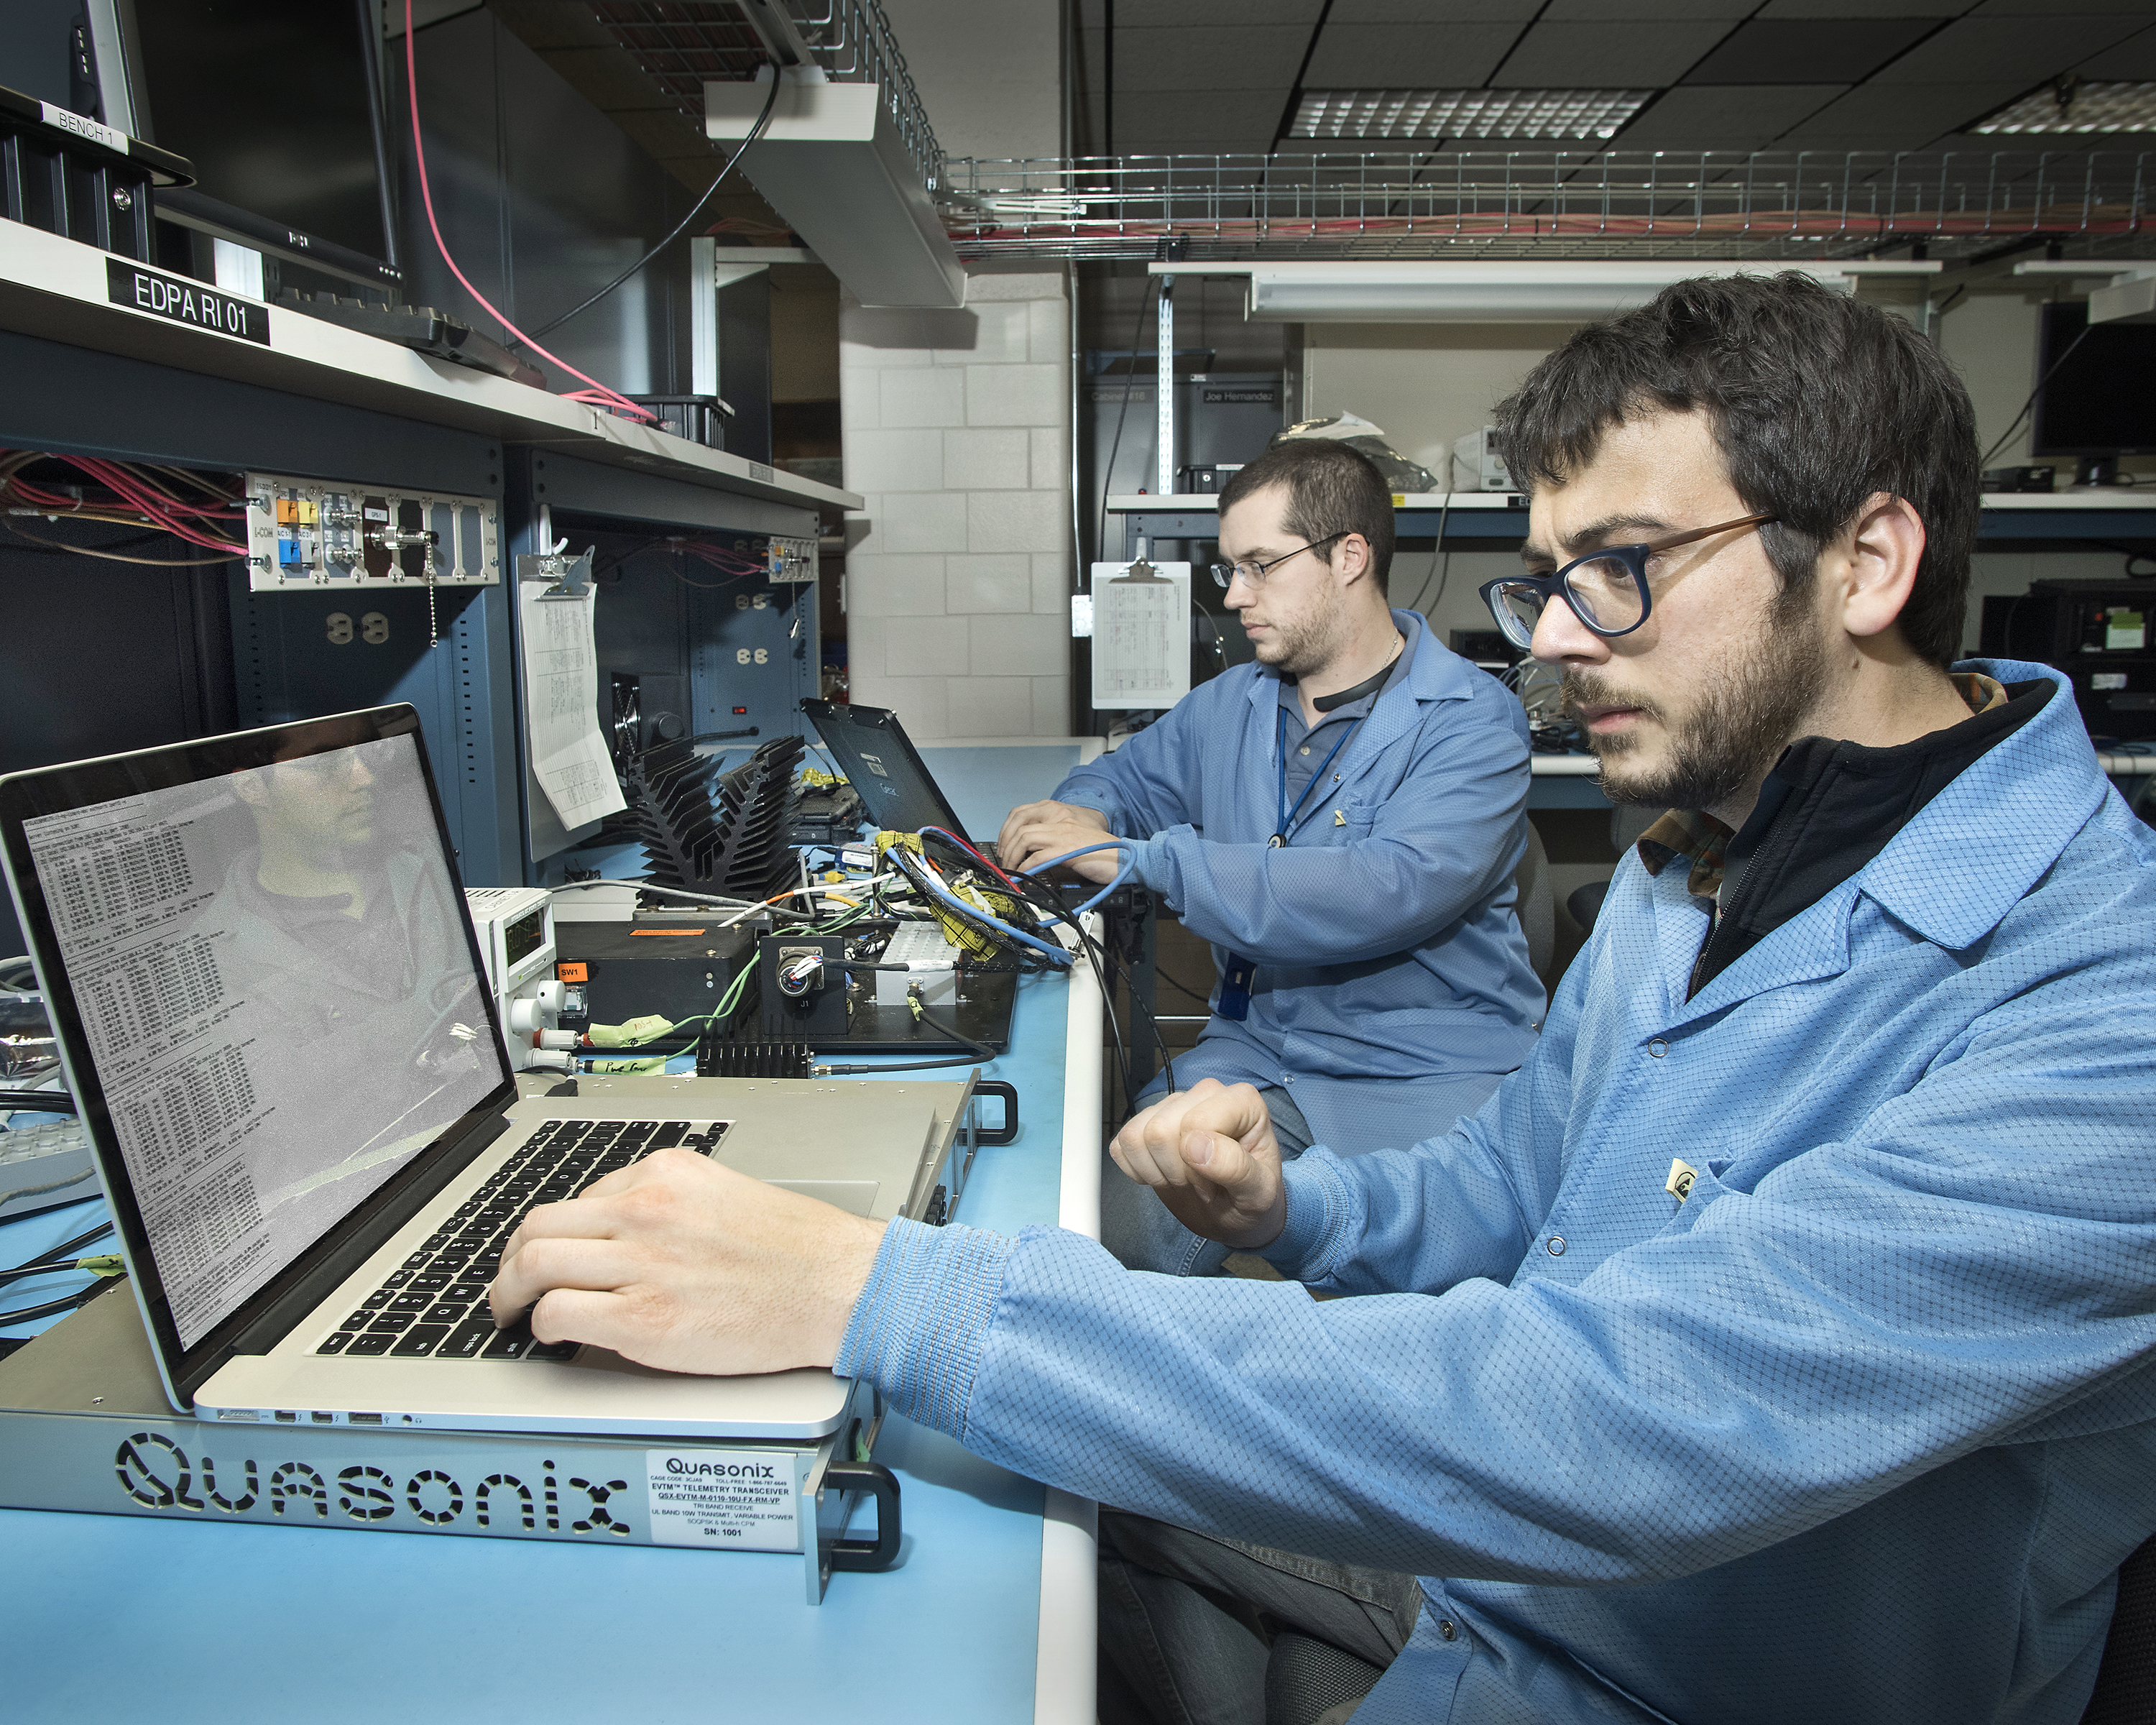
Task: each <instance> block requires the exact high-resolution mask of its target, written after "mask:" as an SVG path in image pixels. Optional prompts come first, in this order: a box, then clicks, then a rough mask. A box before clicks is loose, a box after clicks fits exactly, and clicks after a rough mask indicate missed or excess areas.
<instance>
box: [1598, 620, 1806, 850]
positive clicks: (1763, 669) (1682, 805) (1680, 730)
mask: <svg viewBox="0 0 2156 1725" xmlns="http://www.w3.org/2000/svg"><path fill="white" fill-rule="evenodd" d="M1791 609H1793V610H1794V609H1796V608H1794V607H1792V608H1791ZM1785 622H1786V623H1789V624H1794V625H1795V626H1794V627H1789V628H1777V627H1774V624H1781V623H1785ZM1826 668H1827V654H1826V644H1825V641H1824V640H1823V639H1821V638H1820V634H1819V633H1818V632H1817V631H1816V630H1815V629H1808V628H1805V627H1804V626H1803V624H1802V621H1801V619H1800V618H1798V617H1791V616H1784V615H1783V614H1781V608H1779V607H1778V608H1777V614H1776V616H1775V617H1774V620H1773V624H1770V625H1769V627H1768V629H1767V631H1766V632H1765V633H1764V634H1763V636H1762V637H1761V639H1760V640H1759V642H1758V645H1756V646H1755V647H1754V649H1753V651H1752V652H1751V653H1749V654H1748V655H1746V656H1745V657H1744V658H1743V659H1741V660H1729V661H1725V662H1723V663H1722V664H1719V665H1716V666H1715V667H1714V668H1713V669H1712V670H1711V671H1710V672H1709V673H1708V675H1707V676H1706V677H1704V678H1703V679H1702V680H1701V681H1700V682H1699V684H1698V685H1697V690H1696V696H1695V699H1694V700H1693V701H1692V704H1691V709H1690V711H1687V712H1686V713H1685V715H1684V716H1682V717H1681V719H1678V720H1676V721H1672V720H1671V717H1670V715H1669V712H1668V711H1667V709H1666V708H1665V707H1663V706H1661V704H1660V703H1658V702H1655V701H1650V700H1647V699H1646V698H1645V697H1644V696H1637V695H1634V694H1631V693H1630V692H1629V691H1626V690H1625V688H1624V687H1623V686H1622V685H1620V683H1618V682H1617V681H1616V680H1614V679H1613V678H1610V677H1609V676H1607V675H1604V673H1602V672H1600V671H1598V670H1581V669H1578V668H1577V667H1573V668H1569V669H1568V670H1566V671H1565V674H1564V684H1563V702H1564V710H1565V711H1566V712H1567V713H1568V714H1573V715H1574V716H1576V715H1577V714H1578V710H1579V709H1580V708H1581V707H1583V706H1620V707H1633V708H1636V709H1637V710H1638V711H1639V712H1640V714H1641V715H1642V716H1644V717H1645V718H1648V719H1650V720H1653V721H1655V722H1656V723H1658V724H1660V725H1661V726H1662V727H1663V730H1664V731H1665V732H1666V734H1667V736H1668V738H1669V747H1668V751H1667V753H1666V756H1665V757H1664V758H1663V759H1662V761H1661V762H1660V763H1659V764H1658V765H1657V766H1655V767H1653V768H1649V767H1647V766H1646V765H1645V764H1644V763H1639V762H1631V761H1630V760H1629V759H1628V757H1630V756H1631V755H1632V754H1633V753H1634V752H1635V751H1636V750H1637V749H1638V747H1639V738H1638V737H1637V735H1636V734H1634V733H1630V732H1627V733H1620V734H1619V735H1616V736H1613V737H1597V736H1595V735H1594V733H1593V732H1589V733H1588V738H1587V742H1588V747H1589V748H1591V749H1592V750H1593V751H1594V753H1595V755H1596V756H1597V757H1599V760H1600V762H1601V763H1602V793H1603V794H1604V796H1605V797H1607V798H1609V800H1610V801H1611V802H1613V803H1647V804H1652V805H1655V806H1659V807H1661V808H1666V809H1713V808H1717V807H1719V806H1720V805H1722V804H1723V803H1729V802H1732V801H1734V800H1735V799H1736V798H1738V797H1739V796H1741V795H1743V793H1745V792H1747V791H1749V790H1751V789H1753V788H1755V787H1756V786H1757V785H1758V782H1759V781H1760V780H1761V779H1762V778H1764V777H1765V776H1766V773H1767V772H1768V768H1771V767H1773V766H1774V762H1776V761H1777V760H1779V758H1780V757H1781V754H1782V751H1783V750H1784V749H1785V748H1787V747H1789V744H1790V743H1791V742H1794V741H1795V740H1796V738H1797V737H1798V736H1799V734H1800V733H1801V732H1802V730H1803V728H1804V721H1806V719H1808V718H1809V716H1810V714H1811V710H1812V705H1813V703H1814V701H1816V700H1817V699H1818V696H1819V691H1820V687H1821V686H1822V685H1823V684H1824V682H1825V673H1826Z"/></svg>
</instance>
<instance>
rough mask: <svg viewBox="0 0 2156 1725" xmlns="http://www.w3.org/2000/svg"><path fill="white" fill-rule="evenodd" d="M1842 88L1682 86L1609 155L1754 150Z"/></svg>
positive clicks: (1626, 132)
mask: <svg viewBox="0 0 2156 1725" xmlns="http://www.w3.org/2000/svg"><path fill="white" fill-rule="evenodd" d="M1845 88H1846V86H1845V85H1838V84H1790V85H1767V86H1761V85H1728V86H1723V87H1716V86H1714V85H1694V84H1686V85H1679V86H1678V87H1677V88H1676V89H1675V90H1671V91H1669V92H1668V93H1667V94H1666V95H1664V96H1663V97H1662V99H1661V100H1660V101H1658V102H1656V103H1655V105H1654V106H1653V107H1651V108H1650V109H1648V110H1647V111H1646V112H1645V113H1644V114H1642V115H1641V116H1640V117H1639V118H1638V119H1637V120H1635V121H1633V122H1632V123H1631V124H1630V126H1626V127H1625V130H1624V131H1620V133H1618V134H1617V136H1615V137H1614V138H1613V139H1611V140H1610V142H1609V147H1610V148H1611V149H1613V150H1665V149H1683V150H1758V149H1762V148H1764V147H1765V146H1766V145H1768V143H1770V142H1771V141H1773V140H1774V139H1775V138H1776V137H1778V136H1780V135H1781V134H1782V133H1783V132H1784V131H1788V130H1789V128H1790V127H1791V126H1794V125H1796V124H1797V123H1798V122H1799V121H1801V120H1804V119H1805V118H1806V117H1808V116H1810V115H1812V114H1815V113H1816V112H1818V110H1820V109H1821V108H1824V107H1825V105H1827V104H1828V103H1829V102H1831V101H1832V100H1834V99H1835V97H1836V96H1838V95H1840V94H1841V93H1842V91H1843V90H1844V89H1845Z"/></svg>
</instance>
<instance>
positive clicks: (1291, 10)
mask: <svg viewBox="0 0 2156 1725" xmlns="http://www.w3.org/2000/svg"><path fill="white" fill-rule="evenodd" d="M1324 10H1325V4H1324V0H1145V4H1144V5H1143V6H1142V7H1137V6H1132V4H1131V3H1130V0H1123V3H1122V5H1120V6H1118V7H1117V8H1116V33H1118V34H1121V33H1122V32H1123V31H1124V30H1126V29H1137V28H1144V27H1146V26H1147V25H1153V26H1158V27H1160V28H1172V27H1173V26H1175V25H1178V24H1191V25H1196V26H1199V27H1201V28H1209V29H1237V28H1241V27H1242V26H1243V25H1245V24H1301V26H1302V27H1303V28H1304V30H1305V31H1307V30H1308V29H1309V28H1311V26H1312V25H1313V24H1315V23H1317V19H1318V16H1319V14H1320V13H1322V12H1323V11H1324ZM1106 13H1107V8H1106V3H1105V0H1078V23H1079V28H1081V29H1086V30H1097V29H1099V28H1101V26H1102V25H1103V24H1105V23H1106V21H1107V17H1106ZM899 45H900V46H901V48H903V47H904V46H905V38H904V36H903V35H902V34H901V37H900V39H899Z"/></svg>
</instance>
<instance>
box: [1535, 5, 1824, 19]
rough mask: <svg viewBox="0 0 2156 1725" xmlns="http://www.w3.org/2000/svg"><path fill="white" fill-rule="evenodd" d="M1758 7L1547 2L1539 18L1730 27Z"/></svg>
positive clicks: (1747, 16)
mask: <svg viewBox="0 0 2156 1725" xmlns="http://www.w3.org/2000/svg"><path fill="white" fill-rule="evenodd" d="M1845 3H1846V0H1845ZM1757 5H1758V0H1550V7H1549V10H1548V11H1547V12H1545V13H1543V19H1544V20H1546V21H1548V22H1551V23H1568V22H1570V21H1572V20H1573V19H1579V18H1596V19H1609V20H1613V21H1614V20H1616V19H1632V20H1638V19H1645V20H1648V21H1650V22H1654V23H1666V22H1668V21H1670V20H1672V19H1689V18H1726V19H1727V20H1728V21H1730V22H1731V23H1735V22H1736V21H1737V20H1738V19H1739V18H1749V17H1750V16H1751V15H1752V13H1753V10H1754V9H1755V8H1756V7H1757Z"/></svg>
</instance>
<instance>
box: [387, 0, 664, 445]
mask: <svg viewBox="0 0 2156 1725" xmlns="http://www.w3.org/2000/svg"><path fill="white" fill-rule="evenodd" d="M404 86H405V89H406V90H408V92H409V93H410V95H411V98H412V154H413V159H414V166H415V167H418V171H419V198H420V201H421V202H422V203H424V204H425V205H426V206H427V227H428V229H429V232H430V233H432V234H434V249H435V250H437V251H439V253H440V254H442V261H443V262H444V264H448V265H449V274H450V275H454V276H455V277H456V279H457V280H458V281H459V282H460V283H462V284H463V286H464V290H465V292H466V293H468V294H470V295H471V296H472V298H474V299H475V300H478V301H479V303H480V305H483V306H485V308H486V311H487V314H488V316H490V317H492V318H493V319H494V321H495V322H496V323H498V324H500V326H502V328H504V329H506V330H507V331H509V333H510V334H511V335H512V336H516V339H517V340H518V341H520V342H521V343H522V344H523V345H524V346H525V347H529V348H530V349H531V351H532V352H534V353H536V354H537V355H538V356H539V357H540V358H542V359H544V360H551V361H552V362H553V363H554V364H555V365H557V366H559V367H561V368H562V370H563V371H565V372H567V373H568V374H569V375H570V376H571V377H577V378H582V379H583V382H587V383H588V384H590V385H591V386H592V388H594V389H596V390H597V391H598V393H600V395H602V396H603V397H604V398H605V400H606V403H607V404H608V405H609V406H611V407H613V408H619V410H620V411H621V412H622V413H626V414H628V415H629V417H630V418H634V419H642V420H644V421H645V422H647V423H648V424H654V425H655V424H658V423H659V416H658V414H656V413H653V412H652V411H651V409H650V408H642V407H639V406H638V405H637V404H636V403H634V402H633V401H631V400H630V399H629V398H628V397H627V396H625V395H623V394H621V393H619V392H618V391H616V390H612V389H609V388H607V387H606V385H605V384H603V383H602V382H599V380H598V378H596V377H585V376H584V374H583V372H580V371H578V370H577V368H576V367H574V366H572V365H571V364H570V363H569V362H567V360H565V359H561V358H557V357H556V356H555V355H553V354H552V353H549V352H547V350H546V349H545V348H543V347H541V346H540V345H539V344H538V343H537V342H536V341H533V340H532V339H531V336H527V335H526V334H525V333H524V331H521V330H520V329H519V328H517V327H516V325H515V324H513V323H511V321H509V320H508V319H507V318H506V317H504V316H502V315H501V313H500V311H496V310H495V305H494V302H493V301H492V300H490V299H488V298H487V296H486V295H485V294H482V293H481V292H480V290H478V289H477V288H475V287H474V286H473V285H471V282H470V280H468V279H467V278H466V276H465V273H464V271H463V270H459V269H458V268H457V260H456V259H454V258H453V257H451V256H450V255H449V242H448V241H447V240H445V239H443V238H442V228H441V223H439V222H437V221H436V220H435V219H434V188H433V187H431V186H430V185H429V184H428V182H427V146H426V145H425V144H424V143H423V142H422V141H420V137H419V56H418V49H417V47H416V46H415V44H414V43H413V36H412V0H404ZM571 399H574V398H573V397H572V398H571Z"/></svg>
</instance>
